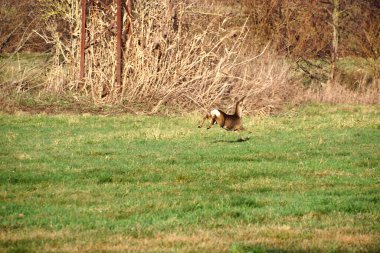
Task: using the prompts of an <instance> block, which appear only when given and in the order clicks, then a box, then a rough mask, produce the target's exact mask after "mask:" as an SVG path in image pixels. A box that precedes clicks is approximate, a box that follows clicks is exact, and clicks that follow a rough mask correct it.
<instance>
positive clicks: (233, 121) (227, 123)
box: [198, 96, 245, 140]
mask: <svg viewBox="0 0 380 253" xmlns="http://www.w3.org/2000/svg"><path fill="white" fill-rule="evenodd" d="M244 99H245V96H244V97H242V98H241V99H239V100H238V101H237V102H236V104H235V112H234V113H233V114H227V113H225V112H223V111H222V110H219V109H213V110H211V111H210V112H209V113H207V114H206V115H205V116H204V117H203V118H202V119H201V121H200V122H199V125H198V128H201V127H203V124H204V122H205V121H206V120H208V121H209V122H210V125H209V126H208V127H207V129H210V128H211V127H212V126H213V125H214V124H218V125H219V126H220V127H221V128H223V129H225V130H227V131H236V132H240V131H242V130H245V129H244V127H243V119H242V103H243V101H244ZM240 140H244V139H242V138H240Z"/></svg>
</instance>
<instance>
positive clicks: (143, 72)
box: [40, 1, 293, 113]
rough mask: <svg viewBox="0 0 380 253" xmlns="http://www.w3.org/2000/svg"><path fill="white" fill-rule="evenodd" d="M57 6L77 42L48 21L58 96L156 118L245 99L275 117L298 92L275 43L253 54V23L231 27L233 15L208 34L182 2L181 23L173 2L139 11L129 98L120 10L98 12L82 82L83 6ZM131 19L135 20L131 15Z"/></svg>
mask: <svg viewBox="0 0 380 253" xmlns="http://www.w3.org/2000/svg"><path fill="white" fill-rule="evenodd" d="M57 2H59V3H60V4H61V5H63V6H62V7H60V11H62V13H61V14H60V15H59V19H61V20H65V21H66V22H67V24H68V26H69V27H70V30H71V35H70V40H64V39H62V36H60V33H59V31H58V27H57V26H56V23H57V22H56V20H57V17H56V16H52V17H49V18H47V19H46V30H45V32H44V33H40V35H41V37H43V38H44V39H45V41H46V42H47V43H50V44H52V45H53V46H54V50H55V51H54V57H53V59H52V67H51V68H50V71H49V74H48V79H47V81H46V84H45V89H46V90H48V91H50V92H66V91H70V92H76V93H80V94H87V95H88V96H91V98H92V100H93V101H94V103H97V104H103V103H108V104H110V103H111V104H112V103H123V104H127V105H128V106H130V105H133V104H139V105H141V104H142V105H144V109H143V110H144V111H145V112H147V113H156V112H158V111H159V110H160V108H161V107H162V106H164V105H169V106H180V107H182V108H189V109H196V110H199V109H209V107H213V106H221V107H223V105H226V104H228V105H229V104H231V103H230V102H232V100H234V99H235V98H237V97H241V96H248V98H247V100H246V101H247V111H248V112H252V111H253V110H256V109H258V108H260V107H266V108H267V110H268V111H270V110H273V108H278V107H280V104H281V103H283V102H284V101H285V100H287V99H288V96H289V94H291V93H292V89H293V88H292V86H291V85H289V68H288V66H287V64H286V62H285V60H283V59H281V58H279V57H277V56H275V54H274V53H272V51H271V50H270V45H269V44H267V45H266V46H263V47H261V48H259V47H256V48H254V49H252V48H250V49H249V50H247V48H246V47H245V45H246V40H247V34H248V30H247V21H248V19H246V20H245V21H244V22H243V23H242V24H241V25H240V26H235V27H231V26H230V23H231V22H230V21H231V19H233V18H234V17H233V16H224V15H215V18H210V17H208V18H209V20H210V22H209V23H208V26H207V27H205V28H204V29H203V30H200V29H198V28H197V27H195V25H194V24H192V20H194V18H199V17H195V16H196V15H205V14H197V13H196V12H194V11H192V9H191V8H192V6H191V5H187V4H184V3H178V4H177V5H175V6H174V8H175V10H174V11H175V20H174V19H173V6H171V5H170V3H169V2H170V1H166V2H165V1H161V2H157V1H138V2H137V3H136V4H135V6H134V12H133V17H132V18H133V19H132V20H133V25H132V27H133V31H132V36H131V37H128V39H127V40H126V41H125V45H124V50H123V55H124V59H123V62H124V66H123V76H122V81H123V82H122V83H123V86H122V87H121V91H120V90H118V89H117V87H115V63H116V59H115V45H116V39H115V36H114V31H113V27H112V20H111V19H110V18H112V17H114V14H115V8H114V6H113V5H108V7H106V8H104V7H102V8H100V7H99V6H96V5H93V6H91V8H90V9H89V19H88V24H87V36H88V41H90V42H89V43H88V45H87V50H86V55H87V57H86V78H85V80H84V82H81V81H80V80H79V79H78V77H79V76H78V73H79V70H78V62H79V59H78V57H79V52H78V49H79V46H78V42H79V41H78V34H79V29H80V25H79V23H80V20H79V17H80V13H79V12H80V10H79V7H78V3H77V2H76V1H71V2H70V1H55V2H54V5H51V6H49V8H55V7H57ZM67 4H69V5H70V8H67ZM51 13H55V14H54V15H56V13H59V12H57V11H56V12H51ZM216 14H217V13H216ZM194 15H195V16H194ZM206 15H208V14H206ZM127 18H130V17H128V16H127V14H125V15H124V19H127ZM174 22H175V23H174ZM226 109H228V108H226Z"/></svg>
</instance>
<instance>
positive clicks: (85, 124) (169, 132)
mask: <svg viewBox="0 0 380 253" xmlns="http://www.w3.org/2000/svg"><path fill="white" fill-rule="evenodd" d="M245 120H246V121H245V124H246V126H247V127H248V128H249V129H250V130H251V131H252V134H247V133H245V134H244V135H249V137H250V139H249V140H248V141H245V142H237V141H236V140H237V139H238V136H237V135H236V134H235V133H230V132H224V131H222V130H221V129H219V128H216V127H215V128H213V129H211V130H206V129H198V128H197V127H196V125H197V117H195V115H192V116H190V117H179V116H178V117H174V116H173V117H160V116H150V117H148V116H133V115H116V116H99V115H70V114H65V115H43V114H40V115H28V114H23V113H18V114H15V115H8V114H4V113H3V114H1V113H0V251H1V252H49V251H50V252H86V251H87V252H96V251H102V252H103V251H112V252H114V251H116V252H117V251H119V252H127V251H130V252H266V251H268V252H277V251H281V252H284V251H311V252H327V251H330V252H336V251H344V252H346V251H358V252H371V251H372V252H375V251H379V250H380V223H379V221H380V107H379V106H344V105H341V106H327V105H310V106H305V107H301V108H298V109H292V110H288V111H287V112H284V113H283V114H282V115H278V116H273V117H270V116H254V117H252V118H249V119H248V118H246V119H245Z"/></svg>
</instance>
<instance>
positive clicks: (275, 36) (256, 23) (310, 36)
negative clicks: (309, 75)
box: [203, 0, 380, 59]
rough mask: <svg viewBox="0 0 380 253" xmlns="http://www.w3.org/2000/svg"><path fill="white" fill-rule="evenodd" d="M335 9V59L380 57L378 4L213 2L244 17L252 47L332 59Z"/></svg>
mask: <svg viewBox="0 0 380 253" xmlns="http://www.w3.org/2000/svg"><path fill="white" fill-rule="evenodd" d="M334 2H336V3H337V4H338V8H339V9H338V11H339V15H338V16H339V20H338V26H337V27H336V28H337V30H338V32H339V56H341V57H345V56H360V57H366V58H367V57H369V58H373V59H378V58H379V57H380V1H378V0H311V1H303V0H239V1H235V0H212V1H206V0H205V1H203V4H207V3H208V4H210V3H211V4H213V5H228V6H230V7H233V8H234V9H235V11H236V12H240V13H244V14H245V15H247V16H249V21H248V22H249V29H250V31H251V32H252V38H254V39H253V40H254V41H256V42H262V43H266V42H267V41H268V40H270V41H272V43H273V44H274V45H275V47H276V49H277V51H278V52H280V53H282V54H286V55H289V56H294V57H307V58H310V57H312V58H322V57H329V56H330V55H331V53H332V40H333V8H334Z"/></svg>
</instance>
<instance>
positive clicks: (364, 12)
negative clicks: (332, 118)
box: [0, 0, 380, 113]
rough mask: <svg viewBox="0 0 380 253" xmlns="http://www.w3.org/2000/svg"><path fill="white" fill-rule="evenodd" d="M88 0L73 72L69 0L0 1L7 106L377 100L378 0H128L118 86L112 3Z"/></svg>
mask: <svg viewBox="0 0 380 253" xmlns="http://www.w3.org/2000/svg"><path fill="white" fill-rule="evenodd" d="M88 5H89V8H88V21H87V22H88V24H87V40H88V41H89V42H88V44H87V45H86V54H87V58H86V78H85V79H84V80H80V78H79V70H78V68H79V38H80V33H79V32H80V27H81V23H80V2H79V1H74V0H59V1H53V0H37V1H26V0H20V1H18V2H17V4H15V3H14V1H10V0H1V1H0V23H1V26H0V53H1V62H0V64H1V65H0V71H1V74H0V76H1V77H0V85H1V86H0V89H1V90H2V95H1V100H0V101H1V103H2V105H3V106H4V107H5V108H8V109H6V110H10V111H11V110H13V109H14V108H15V107H18V108H19V107H21V108H24V109H25V108H30V107H38V106H42V107H41V108H51V107H62V104H64V105H67V104H77V105H78V108H79V107H86V106H84V105H89V104H90V105H91V106H94V108H95V107H97V108H98V107H104V106H115V107H117V108H119V109H121V110H126V111H131V112H136V113H158V112H163V113H171V112H173V111H176V110H179V109H183V108H188V109H190V110H200V109H202V108H203V109H208V108H209V107H212V106H221V107H223V106H225V105H229V104H231V102H233V100H234V99H236V98H237V97H241V96H243V95H247V96H248V99H247V108H246V110H247V112H248V113H253V112H264V113H268V112H269V113H270V112H274V111H277V110H279V109H281V108H283V107H284V106H286V105H289V104H299V103H303V102H308V101H312V102H328V103H353V104H357V103H361V104H362V103H366V104H378V103H379V102H380V101H379V100H380V99H379V97H380V96H379V94H380V92H379V90H380V81H379V80H380V2H379V1H377V0H365V1H364V0H363V1H354V0H340V1H338V0H315V1H297V0H288V1H286V0H271V1H264V0H240V1H232V0H231V1H229V0H224V1H221V0H220V1H218V0H212V1H211V0H210V1H204V0H187V1H174V0H163V1H133V2H132V11H131V13H127V12H124V14H123V15H124V19H123V20H124V28H125V34H124V35H125V36H124V39H123V43H124V47H123V57H124V60H123V63H124V64H123V77H122V79H123V87H121V88H120V87H119V88H118V87H115V73H114V72H115V53H114V52H115V21H114V20H115V12H116V6H115V3H114V1H111V0H105V1H100V0H94V1H89V2H88ZM334 15H336V16H335V19H334ZM334 27H335V35H334ZM334 43H335V44H334ZM333 69H334V70H333ZM332 71H333V72H334V73H332ZM15 98H16V99H15ZM31 101H32V102H31ZM67 102H69V103H67ZM226 109H228V108H226Z"/></svg>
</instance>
